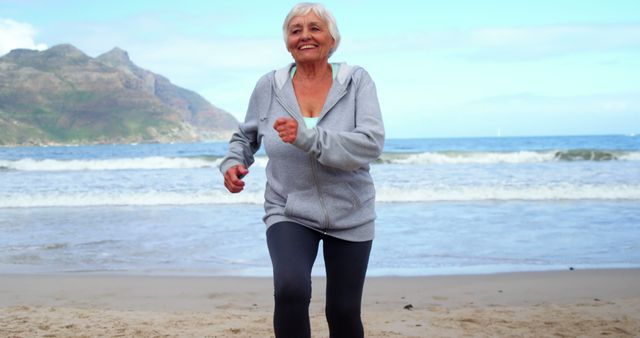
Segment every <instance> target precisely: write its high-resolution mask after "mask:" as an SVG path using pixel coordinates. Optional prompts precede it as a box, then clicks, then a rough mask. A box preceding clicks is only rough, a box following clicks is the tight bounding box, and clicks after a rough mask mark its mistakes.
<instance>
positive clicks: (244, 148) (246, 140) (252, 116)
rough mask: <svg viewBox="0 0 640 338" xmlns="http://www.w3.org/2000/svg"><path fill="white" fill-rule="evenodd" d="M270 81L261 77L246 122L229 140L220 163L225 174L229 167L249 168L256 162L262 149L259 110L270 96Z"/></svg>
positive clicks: (253, 94) (254, 91)
mask: <svg viewBox="0 0 640 338" xmlns="http://www.w3.org/2000/svg"><path fill="white" fill-rule="evenodd" d="M269 88H270V86H269V82H268V79H267V77H266V76H264V77H263V78H261V79H260V80H259V81H258V83H257V84H256V87H255V88H254V90H253V93H252V94H251V98H250V99H249V107H248V108H247V114H246V115H245V119H244V122H243V123H241V124H240V125H239V126H238V130H236V132H234V133H233V135H232V136H231V140H230V141H229V150H228V151H227V155H226V156H225V157H224V158H223V159H222V162H221V163H220V166H219V168H220V172H221V173H222V174H223V175H224V174H225V173H226V172H227V170H229V168H231V167H233V166H236V165H238V164H242V165H244V166H245V167H246V168H249V167H250V166H251V165H252V164H253V162H254V154H255V153H256V152H257V151H258V149H260V143H261V139H260V136H259V134H258V124H259V112H260V111H262V110H264V102H265V101H266V99H265V97H266V96H268V91H269Z"/></svg>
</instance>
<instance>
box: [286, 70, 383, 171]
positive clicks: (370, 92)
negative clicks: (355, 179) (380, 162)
mask: <svg viewBox="0 0 640 338" xmlns="http://www.w3.org/2000/svg"><path fill="white" fill-rule="evenodd" d="M361 71H362V74H361V76H360V77H359V81H356V82H355V83H354V85H355V88H354V90H356V104H355V107H354V110H355V111H354V112H353V113H354V114H355V122H356V123H355V124H356V127H355V129H354V130H352V131H349V132H336V131H331V130H326V129H324V128H322V127H318V126H316V127H315V128H312V129H306V128H298V135H297V137H296V140H295V142H294V143H293V145H294V146H296V147H298V148H300V149H302V150H304V151H306V152H307V153H309V154H312V155H314V156H315V157H316V158H317V159H318V162H320V163H321V164H323V165H326V166H329V167H334V168H338V169H342V170H345V171H353V170H357V169H359V168H361V167H364V166H366V165H368V164H369V163H371V162H373V161H375V160H376V159H378V157H379V156H380V154H381V153H382V149H383V146H384V125H383V122H382V114H381V112H380V104H379V103H378V95H377V93H376V86H375V84H374V82H373V80H372V79H371V77H370V76H369V74H368V73H367V72H366V71H365V70H364V69H361ZM354 80H355V79H354Z"/></svg>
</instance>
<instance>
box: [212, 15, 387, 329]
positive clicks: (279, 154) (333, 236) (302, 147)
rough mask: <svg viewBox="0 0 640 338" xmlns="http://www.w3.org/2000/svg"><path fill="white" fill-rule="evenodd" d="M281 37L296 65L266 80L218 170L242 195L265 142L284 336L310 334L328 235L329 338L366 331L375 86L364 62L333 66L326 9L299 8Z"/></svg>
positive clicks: (270, 235)
mask: <svg viewBox="0 0 640 338" xmlns="http://www.w3.org/2000/svg"><path fill="white" fill-rule="evenodd" d="M283 33H284V40H285V43H286V46H287V50H288V51H289V53H291V56H292V57H293V60H294V61H295V63H292V64H290V65H288V66H286V67H284V68H282V69H279V70H276V71H272V72H270V73H268V74H266V75H264V76H263V77H262V78H261V79H260V80H259V81H258V83H257V85H256V87H255V89H254V91H253V94H252V95H251V99H250V101H249V108H248V110H247V114H246V118H245V121H244V123H242V124H241V125H240V126H239V128H238V131H237V132H235V134H234V135H233V136H232V138H231V140H230V142H229V151H228V154H227V156H226V157H225V158H224V159H223V161H222V163H221V164H220V171H221V172H222V173H223V174H224V184H225V186H226V187H227V189H228V190H229V191H230V192H232V193H238V192H240V191H242V189H243V187H244V182H243V180H242V179H243V177H245V176H246V175H247V174H248V173H249V171H248V170H247V168H248V167H249V166H250V165H251V164H252V163H253V161H254V157H253V156H254V154H255V152H256V151H257V150H258V149H259V148H260V146H261V144H264V147H265V151H266V153H267V156H268V158H269V161H268V164H267V168H266V173H267V184H266V188H265V202H264V208H265V216H264V222H265V224H266V227H267V245H268V248H269V254H270V256H271V261H272V264H273V277H274V287H275V312H274V329H275V335H276V337H296V338H298V337H310V335H311V332H310V324H309V303H310V299H311V269H312V266H313V263H314V261H315V259H316V255H317V252H318V246H319V243H320V241H322V243H323V252H324V261H325V266H326V278H327V286H326V288H327V289H326V316H327V321H328V323H329V331H330V334H331V337H334V338H335V337H349V338H354V337H363V335H364V334H363V327H362V322H361V319H360V307H361V300H362V289H363V285H364V279H365V274H366V270H367V264H368V261H369V253H370V251H371V243H372V240H373V237H374V220H375V218H376V214H375V210H374V207H375V189H374V186H373V180H372V179H371V176H370V174H369V164H370V163H371V162H372V161H374V160H376V159H377V158H378V156H380V153H381V151H382V148H383V143H384V127H383V124H382V118H381V114H380V107H379V104H378V99H377V95H376V89H375V85H374V83H373V81H372V80H371V77H370V76H369V74H368V73H367V72H366V71H365V70H364V69H362V68H361V67H357V66H350V65H347V64H345V63H329V61H328V60H329V57H330V56H331V54H332V53H333V52H334V51H335V50H336V48H337V47H338V45H339V43H340V34H339V32H338V27H337V26H336V22H335V19H334V18H333V16H332V15H331V13H329V12H328V11H327V10H326V9H325V8H324V7H323V6H322V5H320V4H315V3H300V4H298V5H296V6H294V7H293V9H292V10H291V11H290V12H289V14H288V15H287V17H286V19H285V21H284V24H283Z"/></svg>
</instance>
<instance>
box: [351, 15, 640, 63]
mask: <svg viewBox="0 0 640 338" xmlns="http://www.w3.org/2000/svg"><path fill="white" fill-rule="evenodd" d="M345 41H346V40H345ZM345 46H347V47H345V48H346V49H349V50H350V51H351V52H356V53H371V52H375V53H385V52H388V53H398V51H402V52H405V53H423V54H427V55H435V54H439V53H443V54H444V55H445V56H446V57H451V55H453V56H457V57H460V58H464V59H468V60H483V61H486V60H495V61H519V60H524V61H526V60H536V59H542V58H549V57H557V56H563V55H570V54H581V53H592V52H596V53H607V52H618V51H635V52H640V23H633V24H564V25H541V26H522V27H476V28H471V29H449V30H437V31H436V30H432V31H425V32H421V33H418V34H411V35H402V36H383V37H378V38H370V39H358V40H353V41H350V43H348V44H345Z"/></svg>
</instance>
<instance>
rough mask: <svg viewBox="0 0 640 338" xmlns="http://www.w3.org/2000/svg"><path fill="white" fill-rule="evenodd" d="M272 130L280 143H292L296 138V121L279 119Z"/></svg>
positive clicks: (284, 118)
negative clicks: (275, 132) (278, 137)
mask: <svg viewBox="0 0 640 338" xmlns="http://www.w3.org/2000/svg"><path fill="white" fill-rule="evenodd" d="M273 129H275V130H276V131H277V132H278V135H279V136H280V138H281V139H282V141H284V142H286V143H293V142H295V141H296V136H298V121H296V120H295V119H292V118H286V117H281V118H278V119H277V120H276V123H274V124H273Z"/></svg>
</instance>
